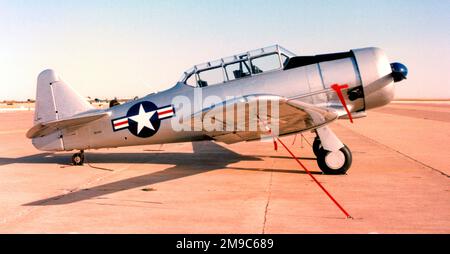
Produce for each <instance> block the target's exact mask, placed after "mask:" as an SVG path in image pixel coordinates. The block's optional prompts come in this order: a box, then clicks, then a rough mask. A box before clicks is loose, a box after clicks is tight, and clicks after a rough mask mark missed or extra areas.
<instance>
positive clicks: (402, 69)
mask: <svg viewBox="0 0 450 254" xmlns="http://www.w3.org/2000/svg"><path fill="white" fill-rule="evenodd" d="M391 69H392V77H393V78H394V82H400V81H402V80H404V79H406V76H408V68H406V66H405V65H404V64H402V63H391Z"/></svg>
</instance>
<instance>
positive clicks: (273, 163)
mask: <svg viewBox="0 0 450 254" xmlns="http://www.w3.org/2000/svg"><path fill="white" fill-rule="evenodd" d="M274 165H275V159H273V158H272V165H271V166H270V168H271V169H273V166H274ZM272 177H273V171H271V172H270V180H269V186H268V188H267V190H268V192H269V195H267V201H266V207H265V208H264V221H263V228H262V232H261V233H262V234H265V233H266V222H267V211H268V210H269V203H270V198H271V196H272Z"/></svg>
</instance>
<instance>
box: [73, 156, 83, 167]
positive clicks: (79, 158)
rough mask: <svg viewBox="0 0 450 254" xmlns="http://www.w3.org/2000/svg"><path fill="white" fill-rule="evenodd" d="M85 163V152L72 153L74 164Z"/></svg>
mask: <svg viewBox="0 0 450 254" xmlns="http://www.w3.org/2000/svg"><path fill="white" fill-rule="evenodd" d="M83 163H84V153H76V154H74V155H72V164H73V165H75V166H81V165H83Z"/></svg>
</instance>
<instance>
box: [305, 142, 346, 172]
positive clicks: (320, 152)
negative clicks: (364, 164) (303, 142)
mask: <svg viewBox="0 0 450 254" xmlns="http://www.w3.org/2000/svg"><path fill="white" fill-rule="evenodd" d="M313 152H314V154H315V155H316V157H317V164H318V165H319V168H320V169H321V170H322V172H323V173H324V174H327V175H344V174H345V173H346V172H347V170H348V169H349V168H350V166H351V165H352V152H351V151H350V149H348V147H347V146H346V145H344V146H343V147H341V148H340V149H336V150H334V151H328V150H326V149H325V148H324V147H323V145H322V142H321V140H320V137H319V136H317V137H316V138H315V140H314V143H313Z"/></svg>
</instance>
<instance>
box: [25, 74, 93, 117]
mask: <svg viewBox="0 0 450 254" xmlns="http://www.w3.org/2000/svg"><path fill="white" fill-rule="evenodd" d="M91 109H93V107H92V106H91V104H89V102H88V101H87V100H86V99H85V98H83V97H82V96H80V95H79V94H78V93H77V92H76V91H75V90H73V89H72V87H70V86H69V85H67V84H66V83H64V82H63V81H62V80H61V78H60V77H59V75H58V74H57V73H56V72H55V71H53V70H45V71H43V72H41V73H40V74H39V76H38V80H37V88H36V109H35V110H36V111H35V113H34V114H35V116H34V123H35V124H37V123H45V122H48V121H53V120H60V119H64V118H68V117H71V116H73V115H75V114H78V113H81V112H84V111H87V110H91Z"/></svg>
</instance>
